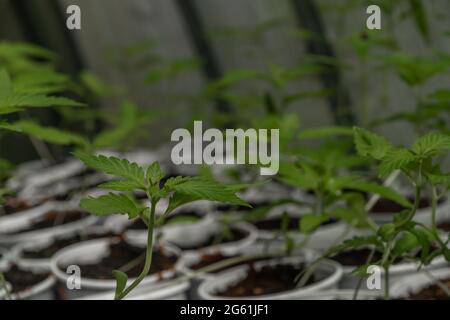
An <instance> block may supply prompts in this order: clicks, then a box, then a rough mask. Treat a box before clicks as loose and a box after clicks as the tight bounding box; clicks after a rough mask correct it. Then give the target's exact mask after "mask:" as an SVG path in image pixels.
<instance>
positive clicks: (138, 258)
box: [64, 241, 177, 280]
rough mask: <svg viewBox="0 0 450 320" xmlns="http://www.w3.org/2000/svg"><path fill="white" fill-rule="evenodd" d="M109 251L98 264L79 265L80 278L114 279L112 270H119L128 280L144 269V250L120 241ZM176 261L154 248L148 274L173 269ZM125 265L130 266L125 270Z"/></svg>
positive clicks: (171, 256) (159, 249)
mask: <svg viewBox="0 0 450 320" xmlns="http://www.w3.org/2000/svg"><path fill="white" fill-rule="evenodd" d="M109 250H110V252H109V254H108V255H107V256H105V257H103V258H102V260H101V261H99V262H96V263H93V264H79V266H80V269H81V274H82V276H83V277H85V278H89V279H98V280H111V279H114V276H113V274H112V271H113V270H121V271H123V272H125V273H126V274H127V275H128V277H130V278H135V277H137V276H139V274H140V273H141V271H142V269H143V268H144V260H145V248H140V247H135V246H133V245H130V244H128V243H127V242H125V241H120V242H118V243H112V244H110V246H109ZM176 261H177V257H176V256H173V255H169V254H168V253H167V252H164V250H163V249H161V248H155V250H154V251H153V256H152V265H151V268H150V274H154V273H160V272H163V271H167V270H170V269H173V268H174V266H175V263H176ZM133 262H135V263H133ZM126 265H131V266H130V267H129V268H126V269H125V268H123V267H124V266H126ZM64 270H65V268H64Z"/></svg>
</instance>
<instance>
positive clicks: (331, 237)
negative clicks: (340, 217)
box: [258, 207, 356, 251]
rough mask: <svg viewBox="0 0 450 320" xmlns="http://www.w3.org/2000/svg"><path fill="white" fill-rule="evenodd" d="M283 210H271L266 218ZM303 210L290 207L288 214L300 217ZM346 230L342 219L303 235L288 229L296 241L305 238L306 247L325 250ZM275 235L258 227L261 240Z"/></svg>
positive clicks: (278, 214)
mask: <svg viewBox="0 0 450 320" xmlns="http://www.w3.org/2000/svg"><path fill="white" fill-rule="evenodd" d="M283 212H285V211H284V210H282V209H281V210H280V209H277V210H276V211H272V212H270V213H269V215H268V216H267V219H272V218H276V217H280V216H281V214H282V213H283ZM304 213H305V212H304V211H303V212H302V208H300V207H297V208H296V209H295V210H294V209H293V208H292V209H291V210H289V211H288V214H289V215H290V216H292V217H301V216H302V215H303V214H304ZM346 232H347V225H346V224H345V223H344V222H342V221H336V222H333V223H330V224H325V225H322V226H320V227H318V228H317V230H315V231H314V232H313V233H312V234H310V235H308V236H307V235H305V234H302V233H300V232H299V231H298V232H297V231H290V232H289V235H290V237H291V238H292V239H293V240H294V241H295V242H297V243H302V242H303V241H305V240H307V245H306V246H307V247H308V248H310V249H314V250H319V251H321V250H326V249H329V248H330V247H331V246H333V245H334V244H336V241H337V240H338V239H340V240H342V236H343V235H344V234H345V233H346ZM355 234H356V231H352V232H348V234H347V235H346V237H345V238H351V237H352V236H354V235H355ZM276 235H277V232H276V231H269V230H260V229H258V238H259V239H261V240H268V241H269V240H272V239H274V237H275V236H276Z"/></svg>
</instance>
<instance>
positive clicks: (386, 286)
mask: <svg viewBox="0 0 450 320" xmlns="http://www.w3.org/2000/svg"><path fill="white" fill-rule="evenodd" d="M384 300H389V264H387V265H386V266H385V267H384Z"/></svg>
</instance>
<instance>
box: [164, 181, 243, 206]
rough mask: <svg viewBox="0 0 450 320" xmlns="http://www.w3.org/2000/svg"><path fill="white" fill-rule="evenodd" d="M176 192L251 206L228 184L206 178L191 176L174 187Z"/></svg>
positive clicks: (203, 198) (201, 198)
mask: <svg viewBox="0 0 450 320" xmlns="http://www.w3.org/2000/svg"><path fill="white" fill-rule="evenodd" d="M172 189H173V190H174V191H175V192H178V193H181V194H184V195H188V196H191V197H195V198H197V199H198V200H210V201H219V202H224V203H231V204H238V205H242V206H247V207H250V205H249V204H248V203H246V202H245V201H244V200H242V199H240V198H239V197H238V196H236V194H235V193H234V191H232V190H230V189H229V188H227V186H226V185H222V184H219V183H217V182H215V181H212V180H206V179H204V178H190V179H187V180H185V181H184V182H182V183H179V184H176V185H174V186H173V187H172Z"/></svg>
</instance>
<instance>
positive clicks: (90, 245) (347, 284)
mask: <svg viewBox="0 0 450 320" xmlns="http://www.w3.org/2000/svg"><path fill="white" fill-rule="evenodd" d="M108 241H109V240H108V239H99V240H91V241H86V242H82V243H79V244H75V245H72V246H69V247H67V248H65V249H63V250H61V251H60V252H59V253H58V254H56V255H55V256H54V257H53V259H52V261H51V263H50V268H51V270H52V272H53V274H55V275H56V277H57V278H58V279H59V281H60V282H61V283H62V284H63V285H64V284H65V283H66V282H67V280H68V277H69V275H67V274H66V273H64V271H62V270H60V269H59V268H58V265H67V264H69V263H72V262H73V263H75V264H76V262H80V261H92V259H98V258H99V257H101V255H102V253H104V252H105V251H106V250H107V248H106V246H107V245H108V243H109V242H108ZM228 245H229V247H228V249H229V248H230V247H232V245H233V244H228ZM166 246H167V247H168V248H170V249H169V250H171V251H172V252H174V254H177V255H180V251H179V250H178V249H176V248H174V247H171V246H170V245H168V244H167V245H166ZM265 246H266V245H265V244H260V245H258V246H256V245H251V244H250V242H249V243H248V245H246V246H237V247H236V248H235V249H234V250H226V247H222V248H221V247H220V246H219V247H217V246H216V247H210V248H205V249H204V250H201V251H188V252H186V253H184V254H183V255H181V258H180V259H179V260H178V262H177V264H176V267H175V270H172V271H169V272H168V273H167V274H166V275H163V276H162V279H164V278H165V277H166V276H168V277H169V276H173V275H174V273H175V272H179V273H180V274H183V275H187V276H188V278H196V279H197V283H196V285H195V291H196V296H195V297H196V298H202V299H218V298H220V297H218V296H216V295H215V294H214V293H215V292H217V291H218V290H219V289H221V288H223V287H224V286H226V285H227V284H229V283H233V282H236V281H238V280H239V279H241V278H242V277H243V276H245V274H246V270H247V269H246V268H248V267H246V266H240V267H235V268H232V269H229V270H226V271H223V272H221V273H218V274H214V275H211V274H209V275H195V272H194V271H193V270H192V269H190V266H191V265H193V264H195V263H197V262H198V261H199V259H200V256H201V255H203V254H208V253H214V252H220V253H222V254H223V255H225V256H227V255H228V256H231V255H233V254H236V253H238V252H243V253H246V254H249V253H251V254H255V253H257V252H260V251H261V250H262V248H265ZM13 252H16V253H15V254H13V255H12V256H13V257H14V256H16V255H17V251H16V250H14V249H13ZM306 252H308V251H306ZM314 256H315V255H314V254H312V253H309V255H308V254H303V255H302V256H300V257H299V256H294V257H292V258H286V259H287V260H286V259H284V261H283V262H292V263H294V262H296V263H298V262H299V261H302V259H304V260H311V259H312V258H313V257H314ZM16 259H17V260H16V261H18V264H19V265H22V266H25V267H27V266H28V267H29V266H30V264H31V265H35V266H37V265H38V264H35V263H34V262H33V261H26V260H21V259H20V256H16ZM80 259H81V260H80ZM290 259H291V260H290ZM274 261H275V260H274ZM274 261H272V262H271V263H275V262H274ZM278 261H279V260H278ZM46 263H47V265H46V266H47V267H48V261H47V262H46ZM268 263H269V262H268ZM257 265H258V264H257ZM262 265H264V263H262V264H261V266H262ZM443 265H444V263H443V260H440V259H439V260H438V261H436V262H433V264H432V267H433V268H437V267H441V266H443ZM40 267H41V268H42V267H45V265H44V264H42V265H41V266H40ZM353 269H354V267H344V268H342V267H341V266H339V265H338V264H337V263H335V262H333V261H328V260H326V261H325V262H324V263H322V264H321V265H320V267H319V269H318V271H320V272H325V273H326V271H327V270H328V272H329V273H330V275H329V276H330V279H329V280H328V281H325V282H321V283H320V284H317V286H316V284H315V285H314V286H313V287H312V289H311V288H308V289H307V288H303V289H305V290H306V289H307V290H306V291H303V289H299V290H295V291H296V292H288V293H282V294H279V295H274V296H270V297H262V298H270V299H293V298H296V299H300V298H305V299H306V298H308V297H309V298H311V297H310V295H309V294H310V293H311V292H313V291H314V292H315V291H316V289H317V290H318V289H327V290H328V289H337V288H338V286H339V288H353V287H354V285H355V283H356V281H357V279H356V278H355V277H354V276H352V275H351V271H352V270H353ZM416 270H417V265H414V264H399V265H397V266H393V267H392V269H391V274H390V276H391V280H392V284H393V285H395V283H397V282H398V281H401V280H402V279H403V278H404V277H405V276H409V275H414V274H416V273H417V271H416ZM331 271H333V272H331ZM325 278H327V277H325ZM158 279H161V276H159V277H158ZM198 280H200V281H198ZM203 280H205V281H203ZM199 282H200V285H199ZM52 283H53V284H54V281H53V282H52ZM45 284H46V285H45V286H44V285H42V286H41V285H39V286H36V288H33V289H32V290H31V291H30V292H31V293H33V294H36V293H42V291H40V290H41V289H49V286H48V284H49V281H46V282H45ZM82 286H83V292H78V291H75V292H68V296H69V297H72V298H73V297H84V298H89V299H90V298H98V299H100V298H102V299H103V298H104V299H107V298H108V297H111V295H112V293H111V292H106V293H105V292H104V291H105V290H111V291H112V290H113V288H114V287H115V281H112V280H107V281H103V280H100V281H99V280H90V279H84V280H83V282H82ZM176 288H177V289H179V290H175V289H176ZM188 289H189V281H188V279H186V280H183V281H179V280H176V281H167V282H166V283H164V281H163V282H158V283H156V280H155V277H153V278H152V277H149V279H148V280H146V281H145V282H144V285H143V288H142V289H141V290H139V291H137V292H136V293H135V294H133V295H131V296H130V297H129V298H130V299H141V298H142V299H147V298H151V297H153V298H160V299H162V297H163V298H181V297H184V294H185V293H186V291H187V290H188ZM311 290H312V291H311ZM93 293H95V295H93V296H91V297H89V295H91V294H93ZM97 293H98V294H97ZM159 293H160V294H161V295H159ZM169 293H170V294H169ZM373 294H374V295H376V294H377V293H373ZM24 296H25V297H27V295H24ZM28 296H29V295H28ZM44 296H45V294H44V295H42V294H41V295H37V297H39V298H42V297H44ZM86 296H87V297H86ZM249 298H251V297H249Z"/></svg>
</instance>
